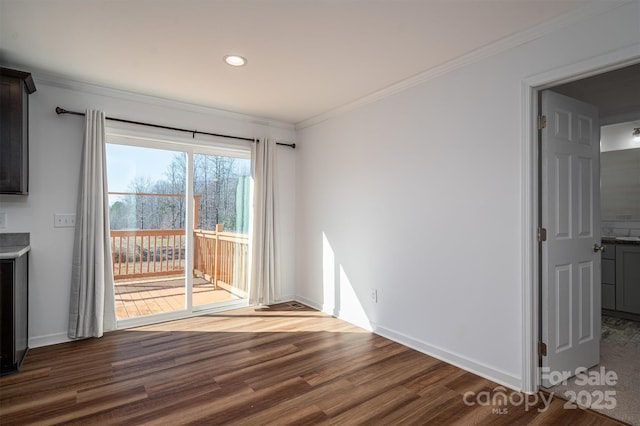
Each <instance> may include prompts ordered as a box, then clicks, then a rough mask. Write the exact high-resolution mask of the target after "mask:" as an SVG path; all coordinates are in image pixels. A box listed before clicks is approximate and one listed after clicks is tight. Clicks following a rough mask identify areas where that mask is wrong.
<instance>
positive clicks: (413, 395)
mask: <svg viewBox="0 0 640 426" xmlns="http://www.w3.org/2000/svg"><path fill="white" fill-rule="evenodd" d="M497 386H498V385H497V384H496V383H493V382H491V381H488V380H485V379H483V378H480V377H478V376H476V375H474V374H471V373H468V372H465V371H463V370H461V369H459V368H456V367H453V366H451V365H448V364H446V363H444V362H441V361H438V360H436V359H435V358H432V357H429V356H426V355H424V354H421V353H419V352H416V351H414V350H412V349H409V348H407V347H405V346H402V345H400V344H397V343H394V342H392V341H390V340H388V339H385V338H383V337H380V336H377V335H375V334H371V333H368V332H365V331H363V330H361V329H359V328H357V327H354V326H352V325H350V324H347V323H345V322H343V321H340V320H338V319H335V318H331V317H329V316H326V315H324V314H322V313H319V312H316V311H313V310H310V309H308V308H305V307H302V308H301V307H296V306H291V305H288V304H283V305H278V306H275V307H272V308H264V309H260V308H245V309H241V310H235V311H229V312H225V313H219V314H215V315H209V316H202V317H197V318H191V319H186V320H180V321H173V322H167V323H163V324H158V325H154V326H148V327H140V328H136V329H129V330H123V331H117V332H112V333H108V334H107V335H105V337H103V338H101V339H91V340H85V341H79V342H72V343H64V344H60V345H55V346H49V347H44V348H36V349H33V350H31V351H30V352H29V354H28V356H27V358H26V361H25V363H24V365H23V368H22V371H21V372H20V373H17V374H13V375H9V376H4V377H2V378H0V423H2V424H3V425H4V424H35V423H37V424H56V423H64V424H83V425H86V424H101V425H103V424H126V425H132V424H162V425H177V424H189V423H192V424H243V425H247V424H249V425H253V424H280V425H281V424H349V425H351V424H363V423H365V424H381V425H395V424H416V425H424V424H430V425H431V424H434V425H437V424H463V425H468V424H492V425H493V424H505V425H506V424H508V425H512V424H561V425H568V424H576V425H589V424H591V425H601V424H602V425H613V424H620V423H617V422H615V421H613V420H610V419H607V418H605V417H602V416H600V415H598V414H596V413H593V412H590V411H583V410H566V409H564V408H563V404H564V401H561V400H559V399H555V398H554V399H552V403H551V406H550V407H549V409H548V410H546V411H545V412H542V413H540V412H538V410H537V408H538V407H530V408H529V410H526V409H525V406H524V405H519V404H508V405H502V406H481V405H478V404H475V405H468V404H466V403H465V400H464V398H463V396H464V394H465V393H466V392H475V394H476V395H477V394H478V393H479V392H493V393H495V392H496V387H497ZM500 389H501V388H500ZM500 389H498V392H499V391H500ZM507 394H509V395H510V394H511V392H509V391H507ZM515 396H519V395H515ZM513 400H514V401H518V400H519V399H518V398H513ZM467 401H471V402H473V401H474V398H467ZM539 407H542V404H539ZM498 412H500V413H503V414H498Z"/></svg>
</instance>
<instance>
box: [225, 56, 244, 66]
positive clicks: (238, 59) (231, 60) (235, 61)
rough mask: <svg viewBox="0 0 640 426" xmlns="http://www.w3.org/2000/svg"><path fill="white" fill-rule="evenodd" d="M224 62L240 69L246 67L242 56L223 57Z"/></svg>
mask: <svg viewBox="0 0 640 426" xmlns="http://www.w3.org/2000/svg"><path fill="white" fill-rule="evenodd" d="M224 61H225V62H226V63H227V64H229V65H231V66H234V67H241V66H243V65H246V63H247V59H246V58H243V57H242V56H238V55H226V56H225V57H224Z"/></svg>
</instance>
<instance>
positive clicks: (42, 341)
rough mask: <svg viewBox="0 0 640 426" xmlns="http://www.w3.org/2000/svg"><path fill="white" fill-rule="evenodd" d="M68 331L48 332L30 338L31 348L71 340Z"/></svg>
mask: <svg viewBox="0 0 640 426" xmlns="http://www.w3.org/2000/svg"><path fill="white" fill-rule="evenodd" d="M71 341H72V340H71V339H69V336H67V333H55V334H47V335H46V336H37V337H30V338H29V348H40V347H42V346H50V345H57V344H58V343H66V342H71Z"/></svg>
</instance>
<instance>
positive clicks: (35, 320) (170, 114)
mask: <svg viewBox="0 0 640 426" xmlns="http://www.w3.org/2000/svg"><path fill="white" fill-rule="evenodd" d="M35 81H36V86H37V91H36V92H35V93H34V94H33V95H31V96H30V99H29V102H30V117H29V119H30V123H29V127H30V155H29V157H30V187H29V191H30V192H29V195H28V196H26V197H10V196H2V198H0V202H1V204H2V205H1V207H0V210H2V211H5V212H6V213H7V222H8V223H7V224H8V226H7V228H6V229H4V230H3V232H30V233H31V247H32V250H31V254H30V259H29V261H30V265H29V284H30V289H29V291H30V295H29V310H30V312H29V345H30V346H31V347H35V346H41V345H44V344H51V343H56V342H61V341H65V340H67V338H66V330H67V312H68V307H69V281H70V276H71V255H72V250H73V228H54V227H53V215H54V213H75V211H76V197H77V192H78V180H79V170H80V157H81V153H82V139H83V137H84V118H82V117H77V116H71V115H63V116H57V115H56V113H55V111H54V110H55V107H56V106H58V105H59V106H61V107H63V108H66V109H69V110H75V111H84V110H85V109H86V108H96V109H102V110H103V111H105V112H106V114H107V116H113V117H120V118H126V119H130V120H139V121H146V122H152V123H158V124H164V125H168V126H175V127H183V128H188V129H198V130H202V131H207V130H208V131H211V132H216V133H227V134H232V135H238V136H246V137H260V138H263V137H266V136H270V137H275V138H276V139H278V140H283V141H291V142H293V141H294V137H295V132H294V131H293V127H292V126H291V125H288V124H282V123H277V122H269V121H267V120H260V119H256V118H252V117H248V116H243V115H239V114H232V113H227V112H222V111H217V110H213V109H208V108H203V107H197V106H191V105H186V104H181V103H176V102H170V101H166V100H161V99H156V98H151V97H145V96H140V95H134V94H131V93H125V92H119V91H115V90H108V89H103V88H97V87H94V86H89V85H83V84H77V83H71V82H63V81H60V80H55V79H51V78H49V77H46V76H43V77H41V78H39V76H38V75H36V76H35ZM278 152H279V157H280V158H279V160H280V168H279V183H280V188H281V191H280V194H281V196H280V208H281V214H282V218H281V219H282V220H281V221H282V225H283V232H282V243H283V249H282V259H283V273H282V288H281V296H282V299H283V300H291V299H292V298H293V296H294V294H295V288H294V281H293V278H294V261H293V258H294V234H293V224H294V205H295V162H294V159H295V151H293V150H291V149H290V148H286V147H281V149H280V150H279V151H278Z"/></svg>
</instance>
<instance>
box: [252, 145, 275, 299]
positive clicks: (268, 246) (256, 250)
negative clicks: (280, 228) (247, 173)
mask: <svg viewBox="0 0 640 426" xmlns="http://www.w3.org/2000/svg"><path fill="white" fill-rule="evenodd" d="M251 150H252V152H251V174H252V178H253V222H252V225H253V226H252V244H251V286H250V291H249V303H252V304H261V305H269V304H271V303H274V302H276V301H277V300H278V297H279V296H280V291H279V289H280V287H279V286H280V259H279V252H278V242H277V239H278V233H277V229H276V228H277V203H276V200H277V188H276V170H277V164H276V163H277V162H276V143H275V140H270V139H264V140H263V141H261V142H259V143H254V144H253V145H252V148H251Z"/></svg>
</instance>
